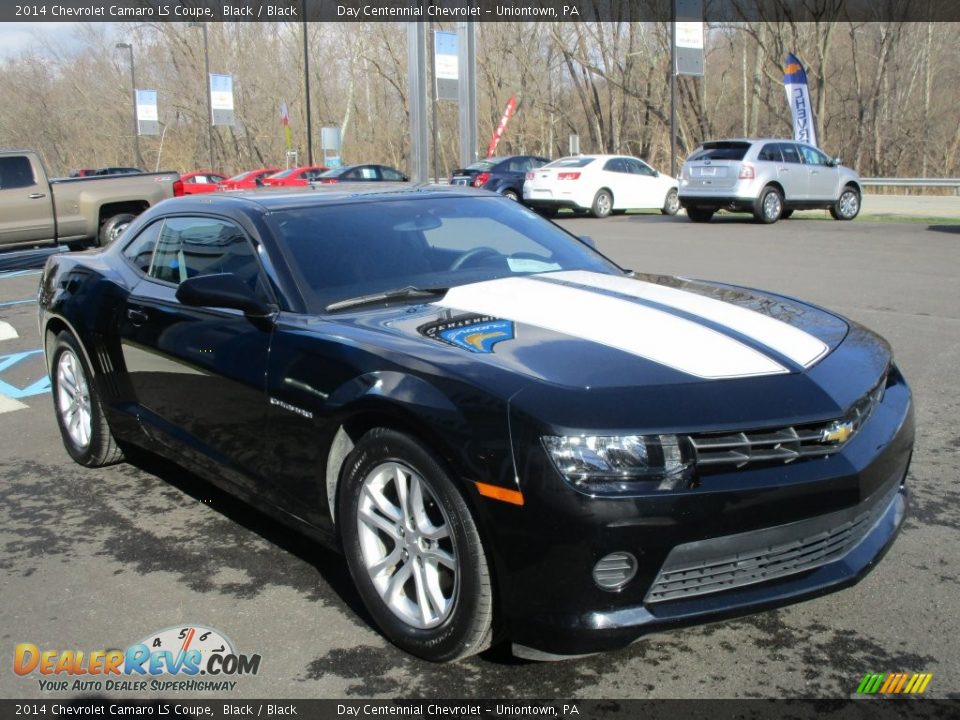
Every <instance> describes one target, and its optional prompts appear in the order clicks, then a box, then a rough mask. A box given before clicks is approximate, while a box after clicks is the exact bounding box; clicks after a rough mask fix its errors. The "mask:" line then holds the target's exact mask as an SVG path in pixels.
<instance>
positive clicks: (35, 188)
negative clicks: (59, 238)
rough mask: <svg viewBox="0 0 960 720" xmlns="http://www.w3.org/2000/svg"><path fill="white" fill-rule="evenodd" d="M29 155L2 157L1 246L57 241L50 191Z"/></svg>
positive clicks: (0, 166)
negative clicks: (55, 238)
mask: <svg viewBox="0 0 960 720" xmlns="http://www.w3.org/2000/svg"><path fill="white" fill-rule="evenodd" d="M37 176H38V173H37V172H36V170H35V169H34V167H33V165H32V164H31V162H30V158H29V157H27V156H26V155H6V156H4V157H0V245H16V244H18V243H26V242H43V241H46V240H53V239H54V237H55V235H56V231H55V228H54V222H53V201H52V200H51V198H50V188H49V187H47V185H46V183H44V184H43V185H41V184H40V182H39V180H38V177H37Z"/></svg>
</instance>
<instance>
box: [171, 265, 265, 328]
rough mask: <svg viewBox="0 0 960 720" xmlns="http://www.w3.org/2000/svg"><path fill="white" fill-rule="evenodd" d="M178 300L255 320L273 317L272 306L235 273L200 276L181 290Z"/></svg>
mask: <svg viewBox="0 0 960 720" xmlns="http://www.w3.org/2000/svg"><path fill="white" fill-rule="evenodd" d="M177 300H179V301H180V302H182V303H183V304H184V305H190V306H192V307H213V308H232V309H234V310H241V311H243V314H244V315H246V316H247V317H251V318H264V317H268V316H269V315H270V314H271V312H272V311H271V309H270V307H269V306H268V305H267V304H266V303H265V302H263V300H261V299H260V298H258V297H257V295H256V293H254V292H253V290H251V289H250V288H249V287H247V286H246V285H245V284H244V283H243V281H242V280H240V278H238V277H237V276H236V275H234V274H233V273H220V274H217V275H198V276H197V277H192V278H187V279H186V280H184V281H183V282H182V283H180V286H179V287H178V288H177Z"/></svg>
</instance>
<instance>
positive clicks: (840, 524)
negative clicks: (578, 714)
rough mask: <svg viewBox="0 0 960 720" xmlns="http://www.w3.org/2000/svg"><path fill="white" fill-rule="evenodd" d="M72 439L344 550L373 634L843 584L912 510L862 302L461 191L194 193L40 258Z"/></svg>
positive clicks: (903, 425)
mask: <svg viewBox="0 0 960 720" xmlns="http://www.w3.org/2000/svg"><path fill="white" fill-rule="evenodd" d="M39 306H40V328H41V332H42V334H43V340H44V346H45V348H46V357H47V361H48V364H49V368H50V377H51V379H52V383H53V400H54V408H55V411H56V417H57V421H58V423H59V426H60V430H61V432H62V435H63V441H64V444H65V446H66V449H67V452H68V453H69V454H70V455H71V457H73V459H74V460H76V461H77V462H79V463H81V464H83V465H88V466H100V465H105V464H108V463H113V462H117V461H119V460H121V459H122V457H123V452H124V448H129V447H130V446H140V447H144V448H147V449H149V450H151V451H153V452H156V453H159V454H162V455H165V456H167V457H169V458H172V459H173V460H175V461H176V462H178V463H180V464H182V465H183V466H186V467H189V468H190V469H191V470H193V471H194V472H196V473H198V474H200V475H202V476H204V477H205V478H208V479H209V480H210V481H212V482H214V483H217V484H219V485H222V486H223V487H225V488H226V489H228V490H229V491H230V492H233V493H236V494H237V495H240V496H242V497H244V498H245V499H247V500H249V501H250V502H251V503H253V504H255V505H256V506H257V507H258V508H261V509H262V510H264V511H266V512H269V513H271V514H273V515H275V516H277V517H279V518H281V519H282V520H284V521H285V522H287V523H289V524H290V526H292V527H295V528H297V529H298V530H301V531H303V532H305V533H307V534H309V535H311V536H312V537H314V538H316V539H318V540H320V541H323V542H326V543H330V544H332V545H334V546H336V547H339V548H342V551H343V553H344V555H345V557H346V561H347V564H348V566H349V568H350V572H351V574H352V576H353V579H354V580H355V582H356V585H357V588H358V590H359V593H360V596H361V597H362V599H363V601H364V603H365V604H366V606H367V608H368V610H369V611H370V614H371V615H372V617H373V618H374V619H375V621H376V623H377V624H378V625H379V627H380V629H381V630H382V632H383V633H384V634H385V635H386V636H387V637H388V638H389V639H390V640H392V641H393V642H394V643H396V644H397V645H399V646H400V647H402V648H404V649H405V650H407V651H409V652H411V653H414V654H416V655H419V656H421V657H424V658H428V659H431V660H436V661H444V660H453V659H456V658H460V657H464V656H466V655H470V654H472V653H476V652H479V651H481V650H483V649H484V648H485V647H487V646H488V645H490V644H491V643H492V642H498V641H500V640H509V641H510V642H512V644H513V651H514V652H515V653H516V654H517V655H519V656H521V657H527V658H542V659H546V658H549V657H555V656H569V655H576V654H584V653H591V652H597V651H602V650H607V649H612V648H618V647H622V646H624V645H627V644H628V643H630V642H631V641H633V640H635V639H637V638H638V637H640V636H641V635H643V634H644V633H647V632H649V631H652V630H660V629H664V628H669V627H675V626H680V625H684V624H691V623H697V622H703V621H707V620H714V619H717V618H719V617H723V616H729V615H737V614H743V613H747V612H751V611H755V610H760V609H764V608H769V607H774V606H777V605H782V604H785V603H789V602H793V601H796V600H798V599H801V598H805V597H812V596H815V595H818V594H823V593H825V592H829V591H831V590H836V589H838V588H841V587H844V586H847V585H850V584H852V583H854V582H856V581H857V580H858V579H859V578H861V577H862V576H863V575H864V574H865V573H866V572H867V571H868V570H869V569H870V568H871V567H872V566H873V565H874V564H875V563H876V562H877V561H878V559H879V558H880V556H881V555H882V554H883V552H884V551H885V550H886V548H887V547H888V546H889V544H890V543H891V541H892V539H893V537H894V536H895V534H896V532H897V530H898V528H899V526H900V524H901V521H902V519H903V515H904V508H905V500H906V492H905V489H904V481H905V477H906V473H907V468H908V466H909V463H910V456H911V451H912V447H913V436H914V426H913V412H912V406H911V397H910V390H909V389H908V387H907V384H906V382H905V381H904V379H903V377H902V376H901V374H900V372H899V371H898V369H897V367H896V365H894V363H893V361H892V358H891V352H890V348H889V347H888V345H887V344H886V343H885V342H884V341H883V340H882V339H881V338H879V337H878V336H876V335H874V334H873V333H871V332H870V331H868V330H866V329H865V328H863V327H861V326H859V325H857V324H855V323H852V322H850V321H848V320H844V319H842V318H840V317H838V316H836V315H834V314H832V313H830V312H827V311H825V310H822V309H820V308H816V307H813V306H811V305H808V304H805V303H802V302H799V301H796V300H792V299H788V298H785V297H782V296H779V295H775V294H772V293H768V292H761V291H757V290H748V289H745V288H739V287H733V286H730V285H723V284H718V283H707V282H700V281H693V280H685V279H678V278H672V277H662V276H650V275H642V274H639V273H635V272H630V271H625V270H623V269H621V268H619V267H618V266H617V265H615V264H614V263H613V262H611V261H610V260H608V259H606V258H605V257H603V256H602V255H600V254H599V253H598V252H596V251H595V250H594V249H592V248H591V247H590V244H589V243H588V242H587V241H586V240H580V239H577V238H575V237H573V236H572V235H570V234H568V233H567V232H566V231H564V230H563V229H561V228H559V227H558V226H556V225H554V224H552V223H550V222H549V221H547V220H544V219H543V218H541V217H539V216H537V215H536V214H535V213H533V212H532V211H530V210H528V209H527V208H525V207H523V206H521V205H518V204H517V203H513V202H510V201H509V200H507V199H504V198H501V197H495V196H491V195H490V194H488V193H484V192H483V191H477V190H472V189H468V188H406V189H382V188H381V189H377V190H367V189H364V190H363V191H359V192H351V191H343V192H326V191H323V190H316V189H311V190H307V191H305V192H292V193H282V194H275V193H271V194H252V195H237V196H203V197H196V198H192V197H184V198H177V199H172V200H168V201H166V202H163V203H161V204H159V205H157V206H156V207H154V208H151V209H150V210H148V211H147V212H145V213H144V214H143V215H141V216H140V217H138V218H137V219H136V221H134V222H133V223H132V224H131V225H130V227H129V228H128V229H127V230H126V231H125V233H124V234H123V236H122V237H121V238H120V239H119V240H118V241H117V242H116V243H114V244H113V245H111V246H109V247H107V248H105V249H102V250H96V251H90V252H85V253H78V254H67V255H57V256H54V257H52V258H51V259H50V260H49V261H48V263H47V266H46V269H45V271H44V273H43V277H42V279H41V285H40V293H39Z"/></svg>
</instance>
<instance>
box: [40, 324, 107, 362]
mask: <svg viewBox="0 0 960 720" xmlns="http://www.w3.org/2000/svg"><path fill="white" fill-rule="evenodd" d="M63 331H67V332H68V333H70V334H71V335H73V337H75V338H76V340H77V344H78V345H79V346H80V352H82V353H83V359H84V361H86V364H87V367H88V368H90V372H92V373H93V375H94V377H96V376H97V375H99V374H100V367H99V366H98V365H96V364H94V362H93V358H92V357H90V353H89V352H88V350H87V344H86V343H85V342H84V341H83V337H82V336H81V334H80V333H78V332H77V330H76V328H75V327H74V326H73V325H71V324H70V322H68V321H67V320H66V319H65V318H64V317H62V316H61V315H51V316H50V317H48V318H47V319H46V322H45V323H44V325H43V357H44V361H45V363H46V366H47V369H48V370H49V369H50V359H51V358H50V355H51V353H52V352H53V346H54V343H55V342H56V340H57V336H58V335H59V334H60V333H61V332H63Z"/></svg>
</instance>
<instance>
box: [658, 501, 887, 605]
mask: <svg viewBox="0 0 960 720" xmlns="http://www.w3.org/2000/svg"><path fill="white" fill-rule="evenodd" d="M898 488H899V483H897V484H896V485H895V486H894V488H893V489H892V491H890V492H886V493H884V497H883V498H882V499H879V500H877V499H874V502H873V503H872V504H871V506H870V507H869V508H868V509H864V507H863V506H860V507H858V508H854V509H852V511H851V510H847V511H842V512H840V513H832V514H830V515H825V516H822V517H819V518H813V519H812V520H804V521H802V522H798V523H792V524H790V525H784V526H782V527H778V528H770V529H767V530H761V531H757V532H753V533H743V534H741V535H730V536H727V537H722V538H715V539H713V540H705V541H701V542H696V543H690V544H687V545H678V546H677V547H675V548H674V549H673V550H672V551H671V553H670V555H669V556H668V557H667V560H666V562H664V564H663V567H662V568H661V569H660V573H659V574H658V575H657V578H656V580H654V582H653V585H651V586H650V590H649V591H648V592H647V596H646V598H645V602H647V603H657V602H664V601H668V600H687V599H689V598H692V597H697V596H699V595H708V594H710V593H715V592H721V591H723V590H731V589H733V588H738V587H743V586H745V585H753V584H755V583H759V582H766V581H768V580H775V579H777V578H782V577H786V576H788V575H794V574H796V573H801V572H804V571H806V570H813V569H814V568H818V567H820V566H821V565H826V564H827V563H829V562H832V561H834V560H837V559H838V558H841V557H843V556H844V555H845V554H846V553H847V552H848V551H849V550H850V548H852V547H853V546H854V545H856V544H857V543H858V542H859V541H860V540H861V539H862V538H863V536H864V535H866V534H867V532H868V531H869V529H870V528H871V527H873V525H874V523H875V522H876V520H877V518H878V517H879V516H880V514H881V513H882V512H883V510H885V509H886V508H887V507H888V506H889V505H890V501H891V500H892V499H893V496H894V495H895V494H896V491H897V489H898ZM854 513H856V514H854ZM771 541H772V542H771ZM750 546H752V548H751V547H750ZM731 550H733V552H730V551H731Z"/></svg>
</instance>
